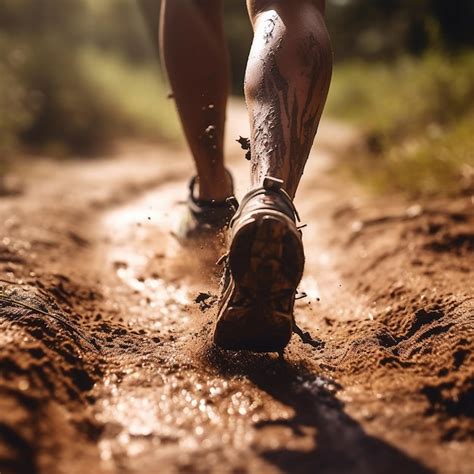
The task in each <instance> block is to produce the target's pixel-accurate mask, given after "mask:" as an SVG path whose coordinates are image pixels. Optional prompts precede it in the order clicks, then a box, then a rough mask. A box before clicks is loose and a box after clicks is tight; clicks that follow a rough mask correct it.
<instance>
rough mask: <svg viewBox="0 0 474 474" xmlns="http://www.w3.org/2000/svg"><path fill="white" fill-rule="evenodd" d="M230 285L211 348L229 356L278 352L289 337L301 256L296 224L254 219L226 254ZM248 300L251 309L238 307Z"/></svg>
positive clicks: (278, 218) (271, 217) (276, 216)
mask: <svg viewBox="0 0 474 474" xmlns="http://www.w3.org/2000/svg"><path fill="white" fill-rule="evenodd" d="M229 266H230V272H231V278H232V282H231V284H230V285H229V288H228V290H227V292H226V294H225V295H224V297H223V300H222V305H221V310H220V313H219V315H218V319H217V323H216V328H215V332H214V342H215V343H216V344H217V345H218V346H220V347H222V348H225V349H229V350H249V351H253V352H282V351H283V349H284V348H285V347H286V345H287V344H288V342H289V341H290V339H291V335H292V333H293V309H294V301H295V294H296V290H297V287H298V284H299V282H300V280H301V277H302V275H303V269H304V252H303V244H302V242H301V236H300V234H299V232H298V230H297V229H296V226H295V224H294V223H293V222H292V221H290V220H289V219H288V218H287V217H286V216H284V215H283V214H280V213H276V212H275V213H272V214H269V213H268V212H266V213H261V214H254V215H252V216H251V217H250V218H249V219H248V220H246V221H245V222H243V223H242V225H241V226H240V228H239V229H238V230H237V232H236V233H235V235H234V238H233V240H232V244H231V247H230V251H229ZM242 298H243V299H244V300H250V301H252V303H253V304H251V305H250V306H249V305H248V304H247V305H246V304H243V305H241V306H239V304H238V303H239V301H240V300H242Z"/></svg>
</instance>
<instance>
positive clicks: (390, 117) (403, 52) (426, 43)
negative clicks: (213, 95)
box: [0, 0, 474, 195]
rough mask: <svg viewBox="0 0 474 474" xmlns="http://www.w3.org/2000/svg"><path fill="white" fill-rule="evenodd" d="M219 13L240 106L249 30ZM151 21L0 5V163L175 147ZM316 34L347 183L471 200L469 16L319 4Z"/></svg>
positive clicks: (428, 3) (448, 9) (382, 5)
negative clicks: (323, 48)
mask: <svg viewBox="0 0 474 474" xmlns="http://www.w3.org/2000/svg"><path fill="white" fill-rule="evenodd" d="M224 5H225V22H226V30H227V33H228V41H229V47H230V51H231V58H232V70H233V79H232V88H233V91H234V93H235V94H241V90H242V81H243V75H244V71H245V64H246V60H247V54H248V50H249V47H250V42H251V29H250V25H249V22H248V19H247V16H246V10H245V2H244V0H224ZM159 9H160V1H159V0H100V1H97V0H35V1H34V2H31V0H0V159H1V160H3V161H5V160H6V159H8V157H12V156H15V154H17V153H18V152H19V151H24V150H28V151H29V152H30V153H31V152H34V153H36V154H48V155H50V156H58V157H62V156H70V155H72V156H79V155H80V156H91V155H93V154H96V153H98V152H100V151H103V150H104V149H106V147H108V146H110V144H112V143H114V142H116V141H117V139H129V138H134V139H141V140H156V141H166V142H169V143H175V142H178V141H179V140H181V138H180V137H181V134H180V129H179V124H178V121H177V117H176V114H175V111H174V105H173V102H172V100H169V99H168V98H167V96H168V92H169V90H168V87H167V85H166V81H165V79H164V74H163V72H162V70H161V69H160V66H159V60H158V58H159V53H158V46H157V36H158V31H157V30H158V18H159ZM327 20H328V28H329V30H330V33H331V37H332V41H333V49H334V55H335V72H334V80H333V85H332V88H331V92H330V97H329V101H328V106H327V112H326V116H332V117H334V118H338V119H341V120H346V121H349V122H351V123H353V124H354V125H355V126H357V127H359V128H360V130H361V133H362V134H363V135H364V137H365V143H366V146H365V149H364V150H362V151H359V152H358V153H357V156H355V157H350V160H347V162H348V164H349V166H348V170H349V171H350V173H351V174H352V175H354V176H356V177H358V178H360V179H361V180H363V181H366V182H367V183H368V184H369V185H370V186H371V187H372V188H373V189H376V190H387V189H389V190H395V191H402V192H409V193H411V194H416V195H432V194H436V193H439V192H447V193H459V192H471V191H472V189H473V182H474V158H473V150H472V149H473V144H474V143H473V142H474V140H473V138H472V135H473V130H474V107H473V106H474V28H473V25H474V2H473V1H472V0H450V1H449V2H448V1H446V0H385V1H383V2H381V1H379V0H328V7H327ZM369 170H370V173H369V172H368V171H369Z"/></svg>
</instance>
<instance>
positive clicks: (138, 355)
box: [0, 107, 474, 474]
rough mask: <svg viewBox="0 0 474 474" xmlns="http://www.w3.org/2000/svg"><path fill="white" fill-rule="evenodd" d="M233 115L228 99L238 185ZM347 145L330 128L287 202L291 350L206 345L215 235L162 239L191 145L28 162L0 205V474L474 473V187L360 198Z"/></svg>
mask: <svg viewBox="0 0 474 474" xmlns="http://www.w3.org/2000/svg"><path fill="white" fill-rule="evenodd" d="M244 122H245V112H244V111H243V110H242V109H241V108H239V107H233V109H232V110H231V120H230V131H229V134H228V135H229V145H228V150H229V151H228V155H229V158H230V160H229V161H230V167H231V168H232V170H233V171H234V173H235V175H236V176H237V180H236V182H237V184H238V187H237V191H238V193H239V194H240V195H242V194H243V193H244V192H245V190H246V186H247V182H248V181H247V180H246V173H247V162H245V160H244V159H243V156H242V152H241V151H240V150H239V149H238V145H237V144H233V142H232V140H231V138H234V137H235V136H237V135H238V134H239V133H240V134H242V135H245V133H246V131H245V126H243V124H244ZM356 141H357V136H356V134H354V133H353V132H352V131H351V130H348V129H346V128H344V127H343V126H341V125H340V124H333V123H326V124H325V125H324V126H323V127H322V130H321V133H320V137H319V146H318V147H317V148H316V150H315V152H314V156H312V158H311V160H310V163H309V165H308V169H307V172H306V174H305V179H304V182H303V184H302V186H301V189H300V191H299V194H298V196H297V205H298V207H299V210H300V213H301V217H302V219H303V222H304V223H307V224H308V227H307V228H305V229H304V241H305V248H306V256H307V265H306V272H305V276H304V278H303V281H302V283H301V292H304V293H306V295H307V296H306V298H303V299H301V300H299V301H298V303H297V309H296V319H297V321H298V323H299V325H300V326H301V327H302V328H303V329H304V330H305V331H309V332H310V333H311V334H312V336H313V337H314V338H315V341H316V342H315V343H314V344H313V345H309V344H303V343H302V342H301V341H300V340H299V339H298V338H297V337H296V336H295V337H293V340H292V342H291V344H290V346H289V348H288V350H287V351H286V354H285V359H284V360H283V361H282V360H279V359H278V357H277V356H276V355H275V354H269V355H253V354H249V353H232V352H226V351H221V350H218V349H216V348H215V347H213V346H212V344H211V337H210V336H211V332H212V323H213V318H214V317H215V312H216V305H215V295H217V293H218V280H219V268H218V267H217V266H216V265H215V264H214V262H215V261H216V260H217V258H218V256H219V254H220V252H221V249H219V248H217V246H216V245H215V244H214V243H210V245H209V247H208V248H182V247H180V246H179V245H178V243H177V242H176V240H175V239H174V237H173V236H172V234H171V231H172V229H173V227H174V226H175V224H176V220H177V219H178V218H179V210H180V207H181V206H182V204H180V201H181V200H182V199H183V198H185V194H186V179H187V177H188V176H189V174H190V173H191V165H190V163H189V158H188V157H187V154H186V152H185V151H183V150H172V149H166V148H159V147H150V146H131V145H128V146H126V147H124V148H123V149H120V150H119V151H117V153H116V156H113V157H110V158H104V159H103V160H95V161H88V162H83V161H81V162H74V161H73V162H67V163H58V162H53V161H49V160H47V159H44V160H41V161H35V162H34V163H32V162H31V161H28V160H20V161H19V163H18V167H17V170H16V171H14V173H15V174H16V176H17V177H18V183H17V187H18V189H17V191H18V192H16V193H13V194H12V195H6V196H3V197H2V198H1V200H0V216H1V219H0V225H1V236H2V239H1V241H0V270H1V274H0V326H1V333H0V374H1V377H0V471H1V472H2V474H4V473H7V472H12V473H19V472H28V473H29V472H31V473H35V472H40V473H56V472H58V473H59V472H67V473H76V472H77V473H84V472H104V473H107V472H112V473H122V472H123V473H145V472H146V473H148V472H149V473H155V472H156V473H158V472H159V473H161V472H219V473H221V472H233V473H234V472H235V473H238V472H270V473H271V472H298V473H299V472H301V473H313V472H322V473H381V472H388V473H392V472H393V473H395V472H397V473H398V472H406V473H428V472H439V473H471V472H473V471H474V457H473V448H474V443H473V434H474V426H473V418H474V401H473V397H474V379H473V367H474V361H473V352H472V349H473V335H474V291H473V290H474V283H473V281H474V279H473V277H472V269H473V268H474V206H473V201H472V200H471V199H470V198H459V199H457V200H454V201H449V202H448V201H443V200H440V201H433V202H429V203H423V204H420V203H412V202H404V201H402V200H401V199H389V198H386V197H383V198H379V199H377V200H375V199H374V198H370V197H368V196H366V195H365V194H364V193H363V192H362V191H361V190H360V189H358V188H356V187H355V186H354V185H353V184H350V183H347V182H343V181H341V179H340V178H338V177H337V176H336V174H335V173H334V169H335V167H337V165H338V160H340V159H342V158H343V157H345V158H346V159H347V157H348V156H350V153H351V150H352V148H353V146H354V143H355V142H356ZM199 295H200V298H197V297H198V296H199ZM196 299H198V302H196Z"/></svg>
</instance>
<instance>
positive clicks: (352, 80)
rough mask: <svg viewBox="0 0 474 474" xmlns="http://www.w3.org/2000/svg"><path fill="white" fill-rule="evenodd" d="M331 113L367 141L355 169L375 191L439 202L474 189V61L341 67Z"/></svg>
mask: <svg viewBox="0 0 474 474" xmlns="http://www.w3.org/2000/svg"><path fill="white" fill-rule="evenodd" d="M328 112H329V114H330V115H333V116H336V117H339V118H342V119H345V120H349V121H351V122H353V123H354V124H356V125H357V126H358V127H360V129H361V130H362V131H363V133H364V134H365V136H366V138H367V140H366V141H367V149H366V151H365V152H363V153H361V154H359V155H358V156H353V157H351V158H350V160H347V168H348V169H349V171H350V173H351V175H353V176H356V177H357V178H358V179H360V180H361V181H362V182H363V183H365V184H367V185H368V186H369V187H370V188H371V189H373V190H376V191H377V192H384V191H399V192H403V193H408V194H411V195H416V196H431V195H436V194H456V193H459V192H463V191H466V190H468V189H471V188H472V187H473V184H474V176H473V167H474V153H473V148H474V138H473V132H472V131H473V130H474V54H466V55H464V56H460V57H457V58H454V59H449V58H446V57H443V56H442V55H440V54H429V55H427V56H426V57H424V58H422V59H420V60H415V59H408V58H402V59H400V60H399V61H397V62H396V63H395V64H391V65H388V64H367V63H350V64H346V65H342V66H339V67H338V68H336V71H335V77H334V81H333V86H332V91H331V95H330V98H329V101H328Z"/></svg>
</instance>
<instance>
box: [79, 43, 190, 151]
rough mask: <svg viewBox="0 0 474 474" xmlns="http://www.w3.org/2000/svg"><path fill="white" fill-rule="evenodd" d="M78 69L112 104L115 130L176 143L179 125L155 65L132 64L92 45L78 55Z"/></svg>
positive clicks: (163, 82)
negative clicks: (79, 64)
mask: <svg viewBox="0 0 474 474" xmlns="http://www.w3.org/2000/svg"><path fill="white" fill-rule="evenodd" d="M80 63H81V69H82V70H83V71H85V74H86V77H87V81H88V82H89V83H90V84H93V85H94V89H95V91H96V93H97V94H98V95H99V96H100V97H103V99H104V100H106V101H107V102H108V103H113V104H114V107H115V112H116V113H115V123H114V130H115V132H116V133H117V134H119V135H120V134H122V135H123V136H127V137H129V138H130V137H137V138H144V139H148V140H162V141H167V142H177V141H179V140H181V132H180V125H179V121H178V117H177V114H176V111H175V106H174V102H173V101H172V100H170V99H168V98H167V96H168V93H167V90H168V88H167V85H166V83H165V81H164V78H163V77H162V74H161V71H160V70H159V69H158V68H157V67H156V66H155V67H152V66H150V65H134V66H131V65H130V63H128V62H127V61H125V60H124V59H122V58H120V57H118V56H117V55H112V54H110V53H104V52H103V51H100V50H97V49H95V48H88V49H84V50H83V51H82V52H81V54H80Z"/></svg>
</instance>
